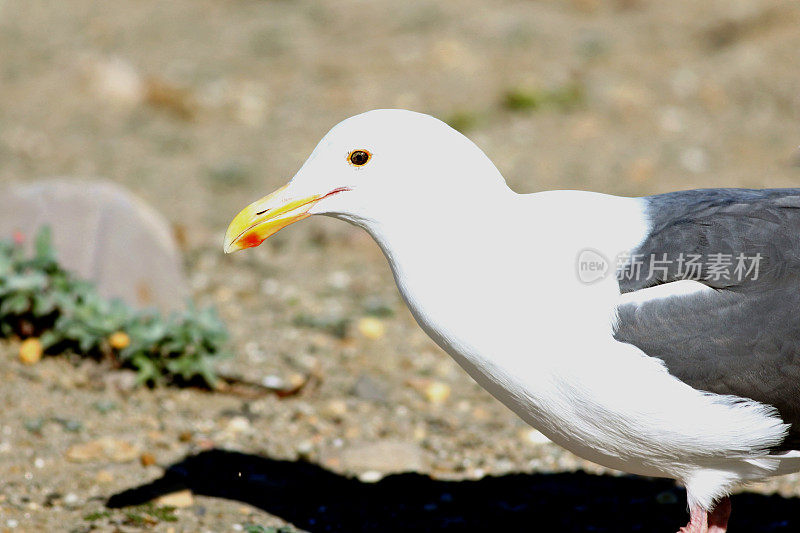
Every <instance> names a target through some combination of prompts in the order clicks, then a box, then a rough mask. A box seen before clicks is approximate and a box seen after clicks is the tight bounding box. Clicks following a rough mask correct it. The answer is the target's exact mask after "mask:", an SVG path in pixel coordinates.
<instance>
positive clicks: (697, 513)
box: [678, 496, 731, 533]
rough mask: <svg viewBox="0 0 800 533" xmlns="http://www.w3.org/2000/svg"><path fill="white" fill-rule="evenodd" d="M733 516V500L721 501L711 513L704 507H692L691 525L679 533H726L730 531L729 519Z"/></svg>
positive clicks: (726, 498)
mask: <svg viewBox="0 0 800 533" xmlns="http://www.w3.org/2000/svg"><path fill="white" fill-rule="evenodd" d="M730 516H731V499H730V498H728V497H727V496H726V497H724V498H723V499H721V500H720V501H719V502H718V503H717V505H716V506H715V507H714V509H713V510H712V511H711V512H707V511H706V510H705V509H703V508H702V507H692V508H691V510H690V513H689V523H688V524H687V525H685V526H684V527H682V528H681V529H680V531H678V533H725V532H726V531H728V518H729V517H730Z"/></svg>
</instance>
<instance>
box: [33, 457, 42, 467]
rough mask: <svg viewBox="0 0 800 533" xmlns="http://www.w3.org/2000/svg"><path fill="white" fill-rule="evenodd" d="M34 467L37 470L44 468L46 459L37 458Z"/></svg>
mask: <svg viewBox="0 0 800 533" xmlns="http://www.w3.org/2000/svg"><path fill="white" fill-rule="evenodd" d="M33 466H35V467H36V468H44V459H42V458H41V457H37V458H36V459H34V460H33Z"/></svg>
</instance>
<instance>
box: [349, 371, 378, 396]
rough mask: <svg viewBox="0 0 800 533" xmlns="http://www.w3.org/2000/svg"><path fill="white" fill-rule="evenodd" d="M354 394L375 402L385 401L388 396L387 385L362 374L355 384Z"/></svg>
mask: <svg viewBox="0 0 800 533" xmlns="http://www.w3.org/2000/svg"><path fill="white" fill-rule="evenodd" d="M352 392H353V394H354V395H355V396H357V397H359V398H361V399H363V400H372V401H375V402H385V401H386V398H387V389H386V385H385V384H384V383H382V382H379V381H377V380H375V379H374V378H371V377H370V376H368V375H366V374H361V375H360V376H359V377H358V379H357V380H356V382H355V385H353V391H352Z"/></svg>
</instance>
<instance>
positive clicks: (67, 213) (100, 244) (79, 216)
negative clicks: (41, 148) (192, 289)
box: [0, 179, 189, 311]
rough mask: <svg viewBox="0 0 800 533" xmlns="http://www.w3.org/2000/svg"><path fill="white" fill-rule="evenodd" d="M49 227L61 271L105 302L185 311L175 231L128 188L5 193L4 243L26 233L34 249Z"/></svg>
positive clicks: (55, 186) (99, 184)
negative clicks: (41, 232) (92, 287)
mask: <svg viewBox="0 0 800 533" xmlns="http://www.w3.org/2000/svg"><path fill="white" fill-rule="evenodd" d="M43 225H49V226H50V227H51V228H52V231H53V243H54V245H55V248H56V252H57V255H58V259H59V261H60V262H61V264H62V265H64V266H65V267H66V268H68V269H69V270H72V271H73V272H75V273H76V274H77V275H78V276H80V277H81V278H84V279H88V280H91V281H93V282H95V283H96V284H97V287H98V290H99V291H100V294H102V295H103V296H106V297H119V298H122V299H123V300H125V301H126V302H128V303H129V304H131V305H133V306H134V307H138V308H146V307H155V308H158V309H160V310H162V311H170V310H175V309H180V308H181V307H182V306H183V304H184V302H185V300H186V297H187V296H188V294H189V291H188V285H187V282H186V279H185V277H184V273H183V267H182V264H181V257H180V253H179V251H178V247H177V245H176V243H175V240H174V239H173V236H172V232H171V230H170V226H169V224H168V223H167V221H166V220H165V219H164V218H163V217H162V216H161V215H159V214H158V213H157V212H156V211H155V210H154V209H152V208H151V207H150V206H148V205H146V204H145V203H144V202H143V201H142V200H140V199H138V198H136V197H135V196H133V195H132V194H131V193H130V192H128V191H126V190H125V189H123V188H122V187H120V186H118V185H115V184H113V183H109V182H105V181H72V180H67V179H53V180H44V181H38V182H36V183H32V184H16V185H11V186H9V187H6V188H5V189H4V190H3V191H0V238H3V239H8V238H11V237H12V235H13V234H14V233H15V232H20V233H21V234H22V235H23V236H24V237H25V238H26V241H27V244H28V245H30V242H31V241H32V240H33V237H34V236H35V235H36V233H37V231H38V230H39V228H40V227H42V226H43Z"/></svg>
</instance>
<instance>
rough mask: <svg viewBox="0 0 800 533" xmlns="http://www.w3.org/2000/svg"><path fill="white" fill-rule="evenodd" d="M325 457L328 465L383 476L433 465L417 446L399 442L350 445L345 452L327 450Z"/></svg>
mask: <svg viewBox="0 0 800 533" xmlns="http://www.w3.org/2000/svg"><path fill="white" fill-rule="evenodd" d="M321 455H322V456H323V457H322V462H323V463H324V464H337V465H339V467H340V468H342V469H344V470H349V471H351V472H362V473H363V472H368V471H370V470H373V471H377V472H380V473H382V474H383V475H386V474H391V473H396V472H420V471H425V469H426V467H427V466H428V464H429V462H430V458H429V456H428V455H427V454H426V453H425V451H424V450H423V449H422V448H420V447H419V446H418V445H417V444H415V443H413V442H405V441H395V440H383V441H377V442H368V443H363V444H349V445H348V446H346V447H345V446H342V448H341V449H328V450H325V451H324V452H323V453H322V454H321Z"/></svg>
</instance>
